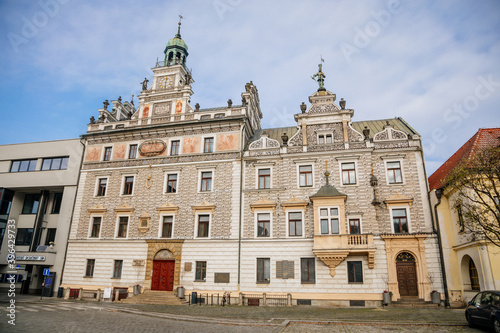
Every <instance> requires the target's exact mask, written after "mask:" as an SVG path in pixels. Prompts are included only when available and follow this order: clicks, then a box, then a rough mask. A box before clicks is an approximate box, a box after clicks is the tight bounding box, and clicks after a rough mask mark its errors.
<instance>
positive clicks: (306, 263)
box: [300, 258, 316, 283]
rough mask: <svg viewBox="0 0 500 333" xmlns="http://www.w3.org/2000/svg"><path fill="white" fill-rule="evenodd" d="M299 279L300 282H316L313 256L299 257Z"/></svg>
mask: <svg viewBox="0 0 500 333" xmlns="http://www.w3.org/2000/svg"><path fill="white" fill-rule="evenodd" d="M300 281H301V282H302V283H316V266H315V260H314V258H301V259H300Z"/></svg>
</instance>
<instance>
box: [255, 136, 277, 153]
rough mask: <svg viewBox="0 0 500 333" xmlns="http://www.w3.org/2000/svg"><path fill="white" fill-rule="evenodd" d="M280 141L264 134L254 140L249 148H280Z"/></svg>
mask: <svg viewBox="0 0 500 333" xmlns="http://www.w3.org/2000/svg"><path fill="white" fill-rule="evenodd" d="M279 147H280V143H279V142H278V141H276V140H274V139H270V138H268V137H267V136H265V135H263V136H262V137H261V138H260V139H258V140H256V141H254V142H252V143H251V144H250V146H249V149H250V150H252V149H266V148H279Z"/></svg>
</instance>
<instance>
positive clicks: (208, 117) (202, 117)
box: [200, 114, 211, 120]
mask: <svg viewBox="0 0 500 333" xmlns="http://www.w3.org/2000/svg"><path fill="white" fill-rule="evenodd" d="M210 118H211V117H210V115H209V114H207V115H204V116H201V117H200V119H201V120H203V119H210Z"/></svg>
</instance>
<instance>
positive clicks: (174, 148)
mask: <svg viewBox="0 0 500 333" xmlns="http://www.w3.org/2000/svg"><path fill="white" fill-rule="evenodd" d="M180 147H181V141H180V140H172V141H170V155H172V156H174V155H179V152H180Z"/></svg>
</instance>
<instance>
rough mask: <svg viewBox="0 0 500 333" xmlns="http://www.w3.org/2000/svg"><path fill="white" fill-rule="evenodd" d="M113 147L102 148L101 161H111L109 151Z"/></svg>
mask: <svg viewBox="0 0 500 333" xmlns="http://www.w3.org/2000/svg"><path fill="white" fill-rule="evenodd" d="M112 150H113V147H105V148H104V156H103V158H102V160H103V161H111V152H112Z"/></svg>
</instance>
